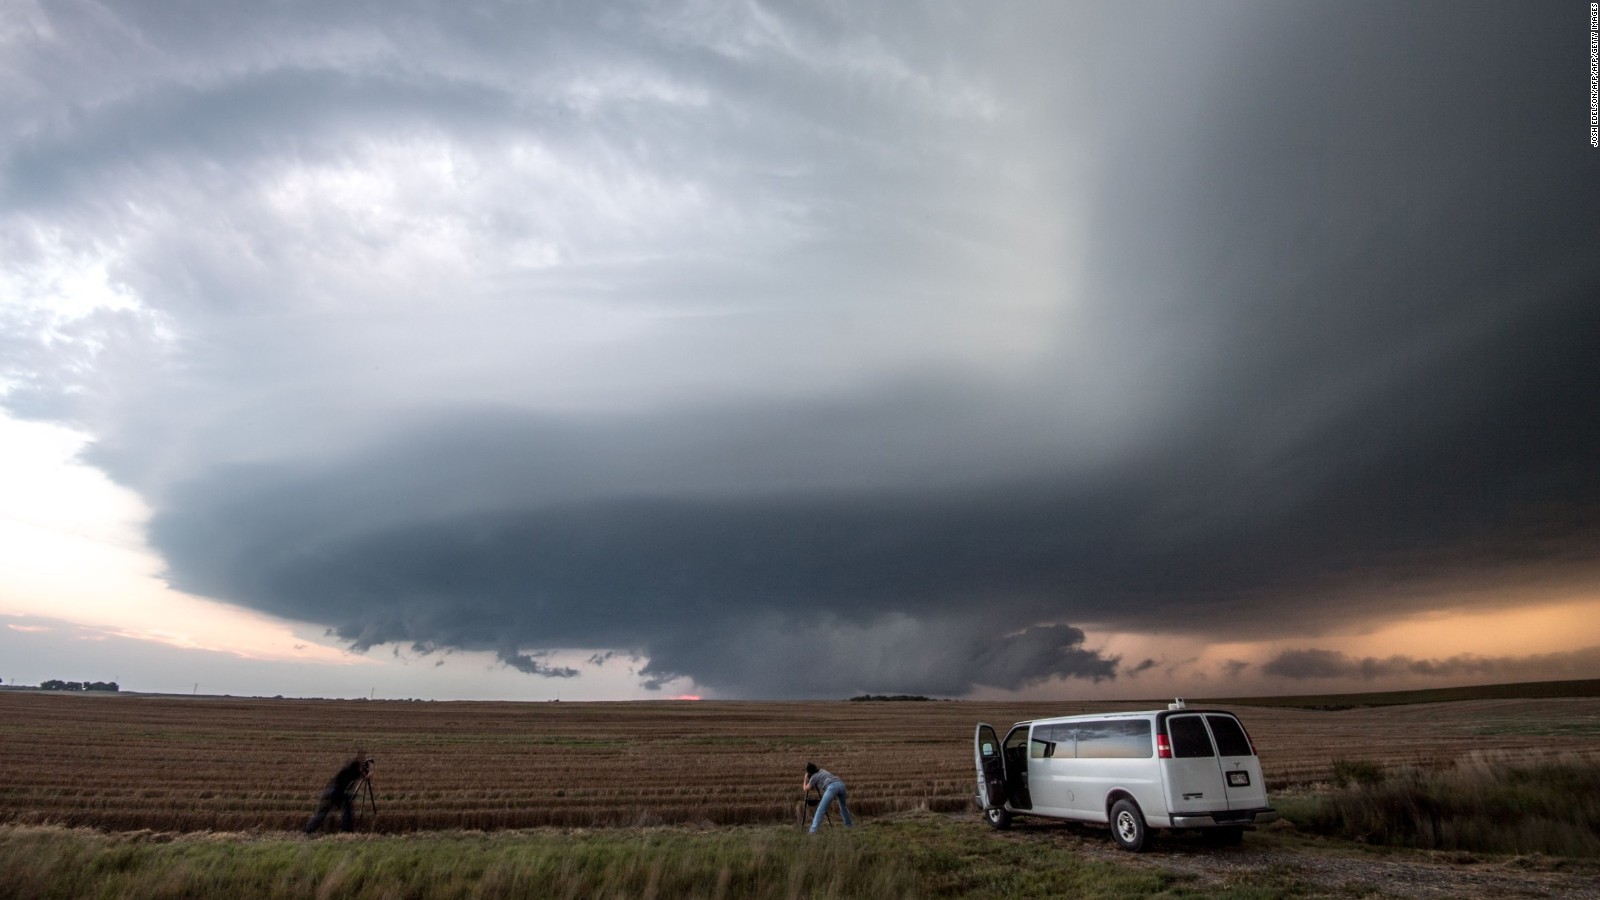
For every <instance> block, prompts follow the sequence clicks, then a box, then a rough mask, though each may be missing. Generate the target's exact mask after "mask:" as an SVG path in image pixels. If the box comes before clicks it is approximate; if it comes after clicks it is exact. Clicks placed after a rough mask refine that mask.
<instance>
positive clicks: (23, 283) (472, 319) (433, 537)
mask: <svg viewBox="0 0 1600 900" xmlns="http://www.w3.org/2000/svg"><path fill="white" fill-rule="evenodd" d="M7 17H8V20H9V21H8V22H7V23H6V25H4V26H0V28H3V30H0V58H3V59H4V61H5V63H6V64H5V65H4V66H3V67H0V87H3V90H0V98H3V99H0V122H3V123H4V124H3V125H0V258H3V259H4V260H5V264H4V267H3V271H0V292H3V296H0V301H3V303H0V317H3V320H0V325H3V326H4V327H3V330H0V366H3V368H0V388H3V390H4V395H3V401H0V402H3V403H4V405H5V407H6V408H7V409H8V410H9V411H10V412H11V414H12V415H16V416H25V417H31V418H36V419H43V420H50V421H57V422H61V423H64V424H68V425H71V426H73V427H75V428H78V429H81V430H83V431H85V432H87V433H89V434H91V435H92V436H93V437H94V439H95V444H94V446H93V447H92V449H91V450H90V451H89V452H88V454H87V456H86V458H87V459H88V461H89V462H91V463H92V464H93V465H95V466H97V467H99V468H101V469H102V470H104V471H105V472H106V473H107V474H108V475H110V476H111V477H112V478H113V479H115V480H116V481H117V482H119V483H120V484H123V485H125V486H127V487H129V488H131V489H133V490H134V491H136V492H138V494H139V495H140V496H141V497H142V498H143V499H144V500H145V502H146V503H147V504H148V505H149V507H150V509H151V520H150V524H149V540H150V543H151V546H152V547H153V548H154V549H155V550H156V551H157V552H158V553H159V554H160V556H161V557H162V559H163V560H164V563H165V566H166V572H167V578H168V579H169V580H170V581H171V583H172V584H174V585H175V586H177V587H179V588H181V589H183V590H186V591H191V592H194V593H197V594H200V595H203V596H207V597H211V598H215V599H218V600H222V601H226V602H229V603H233V604H238V605H243V606H247V607H251V608H254V609H259V610H263V611H266V612H270V613H273V614H277V615H281V616H285V617H289V618H293V619H297V620H303V621H310V622H315V623H318V624H321V625H324V626H326V627H327V628H329V629H331V630H332V631H333V632H334V633H335V634H337V635H338V636H339V637H340V638H341V639H342V640H343V641H345V642H347V643H348V644H349V645H351V646H353V647H355V648H357V649H363V650H364V649H370V648H374V647H378V646H382V645H397V646H403V647H410V648H415V649H416V650H418V651H420V652H432V651H435V650H438V651H449V650H456V649H462V650H483V651H490V652H493V653H496V654H498V655H499V658H500V659H501V661H502V662H503V663H505V664H506V665H508V666H511V667H514V668H517V669H520V670H522V671H525V672H528V673H529V674H530V675H533V676H544V677H557V678H561V677H574V676H577V677H581V674H579V672H578V670H574V669H571V668H567V667H565V666H562V665H558V664H555V663H553V662H552V661H551V656H550V654H551V653H552V652H553V651H558V650H566V649H582V650H585V651H592V652H596V653H597V654H605V653H620V654H624V655H626V656H628V657H630V658H632V659H635V660H636V661H637V665H638V674H639V677H640V679H641V680H642V682H643V683H645V684H646V685H650V686H659V685H661V684H664V683H666V682H667V681H670V680H672V679H674V678H678V677H688V678H691V679H693V680H694V682H695V683H696V684H698V685H702V686H705V687H707V688H709V689H711V690H713V691H716V692H718V693H719V694H721V695H724V696H831V695H842V694H846V693H849V692H857V691H873V692H923V693H936V694H944V695H959V694H963V693H966V692H969V691H972V690H975V689H978V688H981V687H989V688H999V689H1011V690H1021V689H1027V688H1030V687H1034V686H1038V685H1041V684H1044V683H1047V682H1050V681H1052V680H1054V679H1085V680H1088V681H1103V680H1107V679H1114V678H1117V677H1118V676H1119V675H1137V674H1138V673H1139V672H1143V671H1145V670H1147V669H1149V668H1151V667H1153V666H1154V665H1155V663H1154V662H1153V661H1151V660H1146V661H1145V662H1144V663H1138V664H1133V663H1131V662H1127V663H1125V662H1124V661H1123V660H1122V659H1121V658H1119V657H1117V656H1115V655H1112V654H1109V653H1107V652H1106V651H1104V650H1099V649H1096V647H1097V643H1096V641H1095V639H1094V637H1093V635H1094V634H1096V633H1098V632H1105V631H1118V632H1124V633H1149V632H1155V631H1160V632H1164V633H1169V634H1173V633H1176V634H1185V635H1192V636H1198V637H1201V638H1208V637H1219V638H1220V637H1226V638H1228V639H1238V638H1240V636H1245V637H1249V638H1253V639H1263V640H1265V639H1286V640H1290V641H1300V642H1304V641H1308V640H1311V639H1313V638H1314V636H1315V635H1316V634H1318V633H1319V632H1320V630H1324V629H1329V628H1333V627H1336V626H1338V625H1340V624H1341V623H1347V622H1350V621H1355V620H1363V619H1365V620H1373V621H1376V620H1379V619H1381V618H1382V617H1384V616H1394V615H1403V614H1405V613H1408V612H1418V611H1422V610H1426V609H1432V608H1436V607H1437V606H1438V605H1439V604H1441V603H1442V602H1444V601H1441V600H1440V596H1441V592H1442V591H1444V590H1445V587H1446V586H1449V585H1459V584H1464V583H1470V584H1477V585H1483V584H1499V585H1505V586H1507V587H1516V586H1526V585H1529V584H1542V583H1556V582H1559V583H1563V584H1572V583H1578V584H1586V585H1593V584H1594V583H1595V581H1596V575H1597V572H1596V565H1595V563H1594V553H1593V548H1594V547H1595V546H1596V539H1597V538H1600V469H1597V468H1596V467H1595V465H1594V462H1593V461H1594V460H1595V459H1596V458H1600V390H1597V389H1596V385H1597V384H1600V358H1597V357H1596V355H1595V353H1594V347H1595V346H1596V339H1597V338H1600V304H1596V302H1595V298H1596V297H1597V296H1600V263H1597V256H1596V251H1595V248H1596V247H1600V179H1597V177H1596V176H1597V172H1596V165H1597V159H1600V157H1596V156H1594V154H1593V152H1592V151H1591V150H1590V148H1588V147H1587V144H1586V140H1585V135H1584V133H1583V129H1582V127H1581V126H1582V125H1583V121H1584V108H1583V102H1582V101H1583V98H1584V96H1586V95H1585V93H1584V91H1583V90H1582V88H1583V83H1582V79H1581V78H1579V77H1578V75H1575V74H1574V73H1577V72H1579V70H1580V68H1581V65H1580V63H1581V60H1580V59H1579V56H1580V55H1581V50H1582V47H1581V44H1582V37H1583V33H1582V29H1581V24H1582V23H1581V16H1580V17H1578V18H1574V17H1573V14H1572V13H1571V9H1570V4H1548V5H1531V6H1530V5H1521V4H1519V5H1516V6H1515V7H1513V6H1512V5H1511V4H1488V3H1468V4H1459V3H1452V4H1410V5H1403V6H1395V5H1393V4H1380V3H1348V2H1341V3H1334V4H1301V5H1295V6H1293V7H1279V6H1272V5H1262V4H1236V3H1205V4H1184V5H1143V4H1132V5H1110V4H1078V5H1065V4H1056V3H1041V4H1020V5H1015V6H1007V7H1005V8H1004V9H1001V10H978V9H974V8H968V7H965V6H962V5H949V6H945V5H938V4H935V5H932V6H918V7H914V8H912V7H905V6H902V5H898V4H883V5H872V4H867V5H850V6H847V7H844V8H840V9H831V10H817V9H813V8H811V7H810V6H809V5H800V4H795V5H789V4H756V3H747V4H705V5H697V4H688V5H685V6H684V7H682V8H679V9H676V10H666V9H663V8H661V7H659V6H656V5H642V6H637V7H628V6H624V7H607V8H605V9H604V10H601V9H595V10H589V9H586V8H579V7H569V6H565V5H555V4H551V5H544V4H514V5H509V6H507V7H506V8H501V9H491V10H489V11H488V14H487V15H485V16H473V15H465V14H457V13H456V12H455V11H454V10H452V9H449V8H446V7H443V6H435V5H432V4H392V3H382V4H375V5H372V6H370V7H366V8H363V7H361V6H360V5H357V4H350V5H340V6H338V7H337V8H331V9H330V8H327V6H326V4H294V3H283V4H272V5H265V6H264V5H260V4H245V3H240V4H232V3H214V2H207V3H199V4H194V5H191V6H185V5H182V4H179V5H176V6H174V5H171V4H164V5H155V6H148V7H147V6H141V5H131V6H130V5H126V4H113V5H100V4H96V3H88V2H83V3H72V2H64V3H53V4H46V5H39V6H33V5H30V4H23V5H22V6H21V11H20V13H17V14H12V13H9V12H8V14H7ZM1575 36H1576V37H1575ZM1569 45H1570V47H1571V48H1575V49H1571V50H1570V52H1568V51H1569ZM1568 57H1570V59H1569V58H1568ZM599 658H606V657H599ZM1234 663H1236V664H1237V668H1236V669H1234V670H1233V671H1234V673H1235V674H1237V673H1238V672H1239V671H1242V670H1243V669H1244V668H1245V667H1246V666H1247V665H1248V664H1247V663H1245V662H1244V661H1234ZM1234 663H1230V664H1229V665H1230V666H1232V665H1234ZM1495 666H1501V667H1502V669H1505V670H1507V671H1510V670H1511V669H1514V668H1515V665H1514V664H1513V663H1512V662H1506V663H1496V662H1494V661H1492V660H1487V659H1482V658H1467V657H1455V658H1448V659H1441V660H1426V659H1413V658H1409V657H1405V658H1401V657H1396V658H1392V659H1375V658H1374V659H1366V660H1360V659H1355V658H1352V657H1348V656H1344V655H1341V654H1337V653H1334V652H1333V651H1326V650H1317V649H1307V650H1299V651H1292V652H1287V653H1284V654H1282V655H1280V656H1279V657H1278V658H1276V659H1274V660H1272V661H1270V662H1269V663H1268V664H1266V665H1265V666H1264V667H1263V670H1264V671H1266V672H1268V673H1269V674H1276V675H1281V676H1283V677H1288V678H1305V677H1319V676H1344V677H1375V676H1372V675H1368V673H1369V672H1376V673H1378V674H1394V673H1405V672H1411V673H1421V674H1439V673H1440V672H1446V671H1447V670H1448V672H1449V673H1454V672H1461V673H1467V674H1476V673H1488V674H1497V673H1498V671H1499V670H1496V671H1494V672H1491V671H1490V670H1491V669H1494V668H1495ZM1430 667H1431V668H1430ZM1441 667H1443V668H1441ZM1517 671H1521V670H1517Z"/></svg>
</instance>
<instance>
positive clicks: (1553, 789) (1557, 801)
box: [1275, 754, 1600, 859]
mask: <svg viewBox="0 0 1600 900" xmlns="http://www.w3.org/2000/svg"><path fill="white" fill-rule="evenodd" d="M1335 771H1336V772H1339V773H1342V774H1341V778H1340V781H1341V785H1340V786H1339V787H1337V788H1335V789H1334V790H1333V791H1331V792H1330V793H1328V794H1325V795H1321V796H1301V797H1293V798H1291V797H1282V798H1276V800H1275V802H1277V804H1278V806H1279V809H1280V810H1281V811H1282V813H1283V814H1284V816H1285V817H1286V818H1289V819H1291V820H1292V821H1293V822H1294V823H1295V824H1296V825H1297V826H1299V827H1300V828H1303V829H1305V830H1308V831H1312V832H1315V833H1319V834H1325V835H1334V836H1338V837H1344V838H1350V839H1353V840H1357V841H1362V842H1365V843H1369V844H1378V845H1385V846H1398V847H1414V848H1420V849H1427V850H1462V851H1470V852H1479V853H1545V854H1551V855H1556V856H1568V857H1579V858H1588V859H1600V765H1597V764H1596V763H1595V762H1594V761H1593V760H1590V759H1583V758H1579V757H1575V756H1551V757H1547V758H1542V759H1541V758H1529V757H1528V756H1526V755H1520V756H1512V755H1508V754H1479V755H1475V756H1471V757H1467V758H1465V759H1463V760H1461V761H1458V762H1456V763H1453V764H1449V765H1443V766H1438V767H1434V768H1426V769H1424V768H1415V767H1407V768H1403V769H1399V770H1397V771H1394V772H1381V771H1379V770H1378V769H1377V768H1376V767H1374V766H1371V765H1369V764H1366V763H1356V762H1345V761H1340V762H1339V763H1336V764H1335Z"/></svg>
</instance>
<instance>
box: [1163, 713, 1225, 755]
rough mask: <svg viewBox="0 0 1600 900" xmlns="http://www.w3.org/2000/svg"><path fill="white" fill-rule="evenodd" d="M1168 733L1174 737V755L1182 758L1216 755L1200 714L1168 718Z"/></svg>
mask: <svg viewBox="0 0 1600 900" xmlns="http://www.w3.org/2000/svg"><path fill="white" fill-rule="evenodd" d="M1167 734H1168V735H1169V736H1170V737H1171V738H1172V755H1173V756H1175V757H1178V758H1180V759H1184V758H1193V757H1199V756H1215V755H1216V753H1215V752H1213V751H1212V749H1211V737H1210V736H1209V735H1207V734H1206V724H1205V723H1204V722H1202V721H1200V717H1199V716H1173V717H1172V718H1170V719H1168V720H1167Z"/></svg>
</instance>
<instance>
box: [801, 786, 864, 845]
mask: <svg viewBox="0 0 1600 900" xmlns="http://www.w3.org/2000/svg"><path fill="white" fill-rule="evenodd" d="M848 796H849V795H848V794H847V793H846V792H845V789H844V782H842V781H835V782H834V783H833V784H830V785H828V789H827V790H825V791H823V792H822V799H821V800H818V801H817V814H816V815H814V816H812V817H811V833H812V834H816V833H817V829H818V828H820V827H821V826H822V817H823V816H825V815H827V814H828V804H829V803H832V802H833V801H835V800H837V801H839V815H841V816H844V827H846V828H854V827H856V823H855V820H854V819H852V818H850V807H849V806H846V805H845V800H846V799H848Z"/></svg>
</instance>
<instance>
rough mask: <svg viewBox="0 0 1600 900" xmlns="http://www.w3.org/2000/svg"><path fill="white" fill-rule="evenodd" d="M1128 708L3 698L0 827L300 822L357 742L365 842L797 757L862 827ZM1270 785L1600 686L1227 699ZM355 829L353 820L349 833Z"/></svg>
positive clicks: (1588, 721)
mask: <svg viewBox="0 0 1600 900" xmlns="http://www.w3.org/2000/svg"><path fill="white" fill-rule="evenodd" d="M1127 708H1129V705H1128V704H1103V703H1027V704H992V703H978V702H940V701H932V702H809V703H763V702H681V701H680V702H673V701H664V702H650V703H466V702H448V703H446V702H415V701H411V702H408V701H348V700H344V701H318V700H274V699H239V698H209V697H197V698H187V697H163V696H147V695H137V694H63V693H43V692H28V691H0V761H3V767H4V768H3V771H4V777H3V778H0V823H11V824H18V825H41V824H52V825H64V826H89V827H96V828H105V829H111V830H121V831H133V830H140V829H151V830H155V831H208V830H209V831H225V832H239V831H279V830H290V829H294V828H297V827H299V826H300V825H301V824H302V823H303V822H304V821H305V819H306V817H307V816H308V815H309V814H310V812H311V811H312V809H313V807H314V806H315V804H316V798H317V795H318V793H319V792H320V790H321V788H322V786H323V784H324V783H325V782H326V781H327V779H328V777H329V776H330V775H331V774H332V773H333V772H334V770H335V769H337V768H338V767H339V765H340V764H341V763H342V762H343V761H344V760H345V759H347V758H348V757H349V755H350V754H351V753H352V752H353V751H354V750H355V748H357V747H361V748H364V749H365V751H366V752H367V753H368V754H370V755H372V756H374V757H376V759H377V761H378V762H377V770H376V773H375V775H374V779H373V781H374V784H375V785H376V788H377V790H376V800H377V805H378V815H377V816H376V817H375V818H372V819H370V820H369V821H367V822H364V823H363V824H364V825H366V826H368V828H370V830H373V831H377V832H380V833H408V832H419V831H432V830H454V829H471V830H483V831H494V830H500V829H516V828H530V827H539V826H558V827H568V828H571V827H581V828H590V827H610V826H640V825H660V824H687V825H730V824H758V823H781V822H786V821H792V817H793V816H794V814H795V809H794V801H795V797H796V795H797V794H798V786H799V779H800V775H801V770H802V767H803V765H804V764H805V762H806V761H807V760H812V761H815V762H816V763H818V764H819V765H821V766H824V767H826V768H828V769H830V770H832V771H834V772H836V773H838V774H840V775H841V776H843V777H844V778H845V779H846V781H847V782H848V783H849V785H850V804H851V807H852V809H853V810H854V811H855V812H856V813H857V814H858V815H861V816H865V817H868V818H871V817H873V816H878V815H883V814H886V813H891V812H906V811H912V810H928V811H931V812H934V813H939V812H957V811H961V810H966V809H970V808H971V804H972V799H971V797H972V793H973V764H972V732H973V726H974V725H975V723H977V722H979V721H987V722H990V723H992V724H995V725H996V726H999V727H1000V728H1001V729H1002V731H1003V730H1004V727H1005V726H1007V725H1009V724H1010V723H1012V722H1015V721H1019V720H1023V719H1029V718H1037V717H1041V716H1046V715H1064V714H1071V713H1079V712H1091V711H1094V710H1096V709H1127ZM1229 708H1231V709H1234V710H1235V711H1236V712H1238V713H1239V714H1240V716H1241V718H1242V719H1243V720H1244V722H1245V724H1246V726H1247V727H1248V728H1249V729H1250V733H1251V736H1252V738H1254V740H1255V742H1256V745H1257V749H1258V751H1259V753H1260V754H1261V757H1262V763H1263V768H1264V769H1265V772H1266V776H1267V781H1268V786H1269V788H1270V789H1273V790H1283V789H1285V788H1292V787H1296V786H1303V785H1309V784H1312V783H1315V782H1318V781H1322V780H1326V779H1327V778H1328V777H1329V776H1330V774H1331V772H1332V767H1333V762H1334V761H1335V760H1338V759H1346V760H1360V761H1369V762H1373V763H1377V764H1380V765H1385V766H1393V765H1397V764H1401V763H1405V762H1439V761H1445V760H1452V759H1459V758H1462V757H1465V756H1468V755H1470V754H1473V753H1479V752H1501V751H1512V752H1522V751H1529V752H1535V753H1547V752H1567V753H1571V754H1576V755H1578V756H1582V757H1585V758H1588V759H1595V760H1600V740H1597V738H1600V698H1594V697H1565V698H1564V697H1546V698H1539V699H1484V700H1461V701H1456V702H1449V703H1429V704H1417V705H1405V706H1385V707H1377V708H1355V709H1344V710H1332V711H1328V710H1324V711H1318V710H1306V709H1294V708H1287V707H1266V706H1259V707H1257V706H1245V705H1239V704H1231V705H1230V707H1229ZM364 830H366V829H364Z"/></svg>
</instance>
